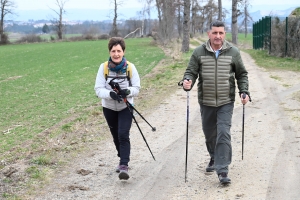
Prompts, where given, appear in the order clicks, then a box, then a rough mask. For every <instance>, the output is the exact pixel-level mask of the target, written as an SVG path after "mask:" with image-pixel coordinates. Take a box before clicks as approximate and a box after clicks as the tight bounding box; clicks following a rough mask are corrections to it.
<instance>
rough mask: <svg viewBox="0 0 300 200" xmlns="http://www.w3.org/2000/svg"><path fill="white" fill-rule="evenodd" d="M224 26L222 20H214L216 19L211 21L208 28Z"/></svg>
mask: <svg viewBox="0 0 300 200" xmlns="http://www.w3.org/2000/svg"><path fill="white" fill-rule="evenodd" d="M213 26H214V27H224V28H225V24H224V22H222V21H219V20H216V21H213V22H212V23H211V24H210V26H209V29H210V30H211V28H212V27H213Z"/></svg>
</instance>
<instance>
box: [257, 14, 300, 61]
mask: <svg viewBox="0 0 300 200" xmlns="http://www.w3.org/2000/svg"><path fill="white" fill-rule="evenodd" d="M253 48H254V49H265V50H268V51H269V54H271V55H275V56H278V57H292V58H297V59H300V17H286V18H279V17H270V16H266V17H263V18H262V19H261V20H259V21H258V22H255V23H254V24H253Z"/></svg>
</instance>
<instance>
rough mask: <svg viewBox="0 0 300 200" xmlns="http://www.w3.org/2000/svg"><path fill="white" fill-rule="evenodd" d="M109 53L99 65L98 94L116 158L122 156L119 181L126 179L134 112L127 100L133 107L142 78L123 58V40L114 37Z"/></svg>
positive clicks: (96, 89)
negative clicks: (106, 58)
mask: <svg viewBox="0 0 300 200" xmlns="http://www.w3.org/2000/svg"><path fill="white" fill-rule="evenodd" d="M108 50H109V55H110V57H109V60H108V62H105V63H102V64H101V65H100V68H99V70H98V74H97V77H96V83H95V91H96V95H97V96H98V97H99V98H101V99H102V107H103V114H104V116H105V119H106V122H107V124H108V126H109V128H110V132H111V134H112V137H113V141H114V143H115V146H116V149H117V152H118V154H117V155H118V157H120V162H119V165H118V166H117V169H116V172H118V173H119V179H121V180H127V179H129V174H128V162H129V160H130V139H129V131H130V128H131V124H132V114H131V112H132V110H130V109H129V108H128V107H127V104H126V101H128V102H129V103H130V104H133V97H135V96H137V95H138V93H139V90H140V77H139V74H138V72H137V70H136V68H135V66H134V65H133V64H132V63H129V62H128V61H127V60H126V58H125V57H124V54H125V42H124V39H123V38H120V37H112V38H111V39H110V40H109V42H108ZM107 68H108V70H107ZM129 68H130V71H129ZM105 71H106V72H107V73H106V72H105Z"/></svg>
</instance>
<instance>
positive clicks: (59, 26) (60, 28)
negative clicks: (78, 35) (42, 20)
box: [52, 0, 68, 40]
mask: <svg viewBox="0 0 300 200" xmlns="http://www.w3.org/2000/svg"><path fill="white" fill-rule="evenodd" d="M55 1H56V3H55V4H56V5H57V6H58V11H57V10H55V9H52V10H53V11H54V12H55V13H56V14H57V15H58V19H54V22H53V25H54V26H55V27H56V33H57V36H58V39H60V40H61V39H62V38H63V32H64V24H63V15H64V14H65V13H66V11H65V9H64V7H65V3H66V2H68V0H55Z"/></svg>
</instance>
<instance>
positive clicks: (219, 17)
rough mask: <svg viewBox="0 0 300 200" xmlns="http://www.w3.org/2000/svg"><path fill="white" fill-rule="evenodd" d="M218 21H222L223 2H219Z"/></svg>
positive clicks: (220, 0) (219, 0)
mask: <svg viewBox="0 0 300 200" xmlns="http://www.w3.org/2000/svg"><path fill="white" fill-rule="evenodd" d="M218 9H219V10H218V20H219V21H222V11H223V8H222V0H218Z"/></svg>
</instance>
